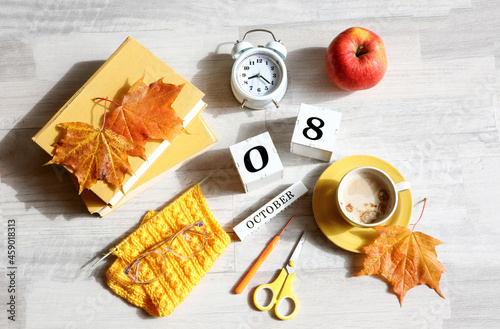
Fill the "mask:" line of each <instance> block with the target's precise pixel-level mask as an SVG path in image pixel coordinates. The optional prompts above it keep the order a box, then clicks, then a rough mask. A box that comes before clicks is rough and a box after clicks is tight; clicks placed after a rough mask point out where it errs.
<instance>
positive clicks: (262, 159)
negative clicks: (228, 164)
mask: <svg viewBox="0 0 500 329" xmlns="http://www.w3.org/2000/svg"><path fill="white" fill-rule="evenodd" d="M229 151H230V152H231V156H232V157H233V161H234V164H235V165H236V169H237V170H238V173H239V175H240V179H241V183H242V184H243V187H244V188H245V192H251V191H253V190H256V189H258V188H260V187H263V186H265V185H267V184H270V183H272V182H275V181H278V180H280V179H282V178H283V173H284V171H283V164H282V163H281V160H280V157H279V155H278V152H277V151H276V148H275V147H274V143H273V140H272V139H271V135H269V133H268V132H267V131H266V132H265V133H263V134H260V135H257V136H255V137H252V138H249V139H247V140H244V141H243V142H240V143H237V144H234V145H231V146H230V147H229Z"/></svg>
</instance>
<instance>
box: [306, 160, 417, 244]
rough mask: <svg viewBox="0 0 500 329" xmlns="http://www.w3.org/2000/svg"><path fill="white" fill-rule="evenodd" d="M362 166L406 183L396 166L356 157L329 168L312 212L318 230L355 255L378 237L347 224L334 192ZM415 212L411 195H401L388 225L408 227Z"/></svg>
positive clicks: (319, 184)
mask: <svg viewBox="0 0 500 329" xmlns="http://www.w3.org/2000/svg"><path fill="white" fill-rule="evenodd" d="M361 166H371V167H376V168H379V169H381V170H383V171H385V172H386V173H387V174H388V175H389V176H390V177H391V178H392V179H393V180H394V182H395V183H398V182H401V181H404V180H405V178H404V177H403V175H401V173H400V172H399V171H398V170H397V169H396V168H395V167H394V166H392V165H391V164H390V163H388V162H386V161H384V160H382V159H379V158H376V157H373V156H369V155H353V156H349V157H346V158H343V159H340V160H338V161H336V162H334V163H333V164H332V165H330V166H329V167H328V168H327V169H326V170H325V171H324V172H323V174H321V176H320V177H319V179H318V182H317V183H316V186H315V187H314V192H313V212H314V218H315V219H316V223H317V224H318V226H319V228H320V229H321V231H322V232H323V234H324V235H325V236H326V237H327V238H328V239H329V240H330V241H332V242H333V243H335V244H336V245H337V246H339V247H340V248H343V249H345V250H349V251H353V252H361V251H362V250H361V248H363V247H364V246H366V245H367V244H370V243H371V242H373V240H375V239H376V238H377V236H378V234H377V232H375V230H373V229H372V228H361V227H355V226H352V225H350V224H348V223H347V222H346V221H345V220H344V219H343V218H342V217H341V215H340V213H339V211H338V209H337V206H336V205H335V192H336V191H337V187H338V185H339V182H340V180H341V179H342V177H344V175H345V174H347V173H348V172H349V171H351V170H352V169H354V168H356V167H361ZM412 209H413V201H412V197H411V191H410V190H406V191H403V192H400V193H399V202H398V206H397V207H396V211H395V212H394V214H393V215H392V217H391V218H390V219H389V221H387V222H386V224H385V225H399V226H404V227H407V226H408V224H409V223H410V220H411V215H412Z"/></svg>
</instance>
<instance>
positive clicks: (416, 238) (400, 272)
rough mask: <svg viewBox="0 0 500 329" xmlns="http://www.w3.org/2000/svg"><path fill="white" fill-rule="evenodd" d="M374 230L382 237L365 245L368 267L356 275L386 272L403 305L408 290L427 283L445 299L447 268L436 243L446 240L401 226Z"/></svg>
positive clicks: (387, 278) (365, 262) (383, 273)
mask: <svg viewBox="0 0 500 329" xmlns="http://www.w3.org/2000/svg"><path fill="white" fill-rule="evenodd" d="M374 229H375V230H376V231H377V233H378V234H379V235H380V236H379V237H378V238H377V239H375V241H374V242H372V243H371V244H370V245H368V246H366V247H364V248H363V251H364V252H365V253H366V257H365V259H364V264H363V266H364V267H363V269H362V270H361V271H360V272H359V273H357V274H355V275H354V276H361V275H371V274H380V275H382V276H383V277H384V278H385V279H386V280H387V281H389V283H390V284H391V285H392V288H393V289H394V292H395V293H396V294H397V295H398V297H399V303H400V304H401V305H403V299H404V297H405V295H406V293H407V292H408V290H410V289H411V288H413V287H415V286H417V285H420V284H426V285H427V286H428V287H429V288H432V289H434V290H435V291H436V292H437V293H438V294H439V295H440V296H441V297H443V298H445V297H444V295H443V293H442V292H441V289H440V288H439V280H440V279H441V274H442V273H443V271H446V269H445V268H444V266H443V265H442V264H441V263H440V262H439V261H438V260H437V253H436V250H435V246H437V245H439V244H442V243H443V242H441V241H439V240H437V239H435V238H433V237H430V236H428V235H426V234H424V233H421V232H412V231H411V230H409V229H407V228H406V227H401V226H395V225H388V226H376V227H374Z"/></svg>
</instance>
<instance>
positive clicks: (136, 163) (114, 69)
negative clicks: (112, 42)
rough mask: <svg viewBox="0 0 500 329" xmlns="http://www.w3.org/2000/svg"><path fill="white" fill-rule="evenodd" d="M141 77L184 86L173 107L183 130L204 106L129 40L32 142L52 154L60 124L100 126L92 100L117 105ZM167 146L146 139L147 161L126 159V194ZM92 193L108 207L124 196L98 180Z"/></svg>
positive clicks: (196, 95) (193, 89) (196, 93)
mask: <svg viewBox="0 0 500 329" xmlns="http://www.w3.org/2000/svg"><path fill="white" fill-rule="evenodd" d="M142 76H144V82H145V83H146V84H150V83H152V82H154V81H157V80H159V79H160V78H162V77H163V81H164V82H166V83H172V84H175V85H179V84H183V83H186V85H185V86H184V88H183V89H182V91H181V92H180V94H179V95H178V96H177V98H176V100H175V101H174V103H173V104H172V107H173V109H174V110H175V112H176V113H177V115H178V116H179V117H181V118H182V119H183V120H184V127H186V126H188V125H189V123H190V122H191V121H192V120H193V118H195V117H196V116H197V115H198V114H199V113H200V112H201V111H202V110H203V109H204V108H205V106H206V104H205V103H204V102H203V101H202V98H203V96H204V94H203V93H202V92H201V91H200V90H198V89H197V88H196V87H195V86H193V85H192V84H191V83H189V82H188V81H186V80H185V79H184V78H183V77H182V76H180V75H179V74H178V73H176V72H175V71H174V70H173V69H172V68H170V67H169V66H168V65H167V64H165V63H164V62H163V61H161V60H160V59H159V58H158V57H156V56H155V55H154V54H153V53H151V52H150V51H149V50H148V49H146V48H145V47H144V46H142V45H141V44H140V43H139V42H137V41H136V40H135V39H133V38H132V37H129V38H127V39H126V40H125V41H124V42H123V43H122V45H121V46H120V47H119V48H118V49H117V50H116V51H115V52H114V53H113V54H112V55H111V57H110V58H109V59H108V60H107V61H106V62H105V63H104V64H103V65H102V66H101V67H100V68H99V69H98V70H97V72H96V73H94V75H92V77H90V79H89V80H88V81H87V82H86V83H85V84H84V85H83V86H82V87H81V88H80V89H79V90H78V91H77V92H76V93H75V94H74V95H73V97H71V99H70V100H69V101H68V102H67V103H66V104H65V105H64V106H63V107H62V108H61V109H60V110H59V111H58V112H57V113H56V115H54V117H52V119H51V120H50V121H49V122H48V123H47V124H46V125H45V126H44V127H43V128H42V129H41V130H40V131H39V132H38V133H37V134H36V135H35V136H34V137H33V141H35V142H36V143H37V144H38V145H40V147H42V148H43V149H44V150H45V151H46V152H47V153H49V154H51V155H52V154H53V150H54V147H53V146H52V144H53V143H54V142H56V141H57V140H58V139H59V138H60V129H57V128H56V126H57V125H58V124H59V123H63V122H77V121H80V122H85V123H88V124H91V125H92V126H94V127H99V126H100V125H101V124H102V117H103V113H104V111H103V107H102V102H101V103H96V102H95V101H94V98H96V97H109V98H110V99H112V100H114V101H118V102H120V101H121V96H122V95H123V93H124V91H126V90H128V89H129V88H130V86H131V85H132V84H133V83H134V82H136V81H137V80H138V79H140V78H141V77H142ZM117 98H119V99H117ZM173 142H175V140H174V141H173ZM170 145H171V143H169V142H168V141H158V140H148V141H147V143H146V146H145V148H146V156H147V158H148V160H147V161H144V160H142V159H140V158H138V157H129V162H130V165H131V167H132V170H133V171H134V173H135V174H134V175H130V174H127V175H126V176H125V179H124V181H123V191H124V192H125V193H126V192H127V191H128V190H130V189H131V188H132V186H133V185H134V184H135V183H136V182H137V181H138V180H139V179H140V177H141V176H142V175H143V174H144V173H145V172H146V171H147V170H148V168H149V167H150V166H151V165H152V164H153V163H154V162H155V161H156V160H157V159H158V158H159V157H160V156H161V154H163V152H165V150H166V149H168V147H169V146H170ZM91 190H92V192H93V193H94V194H95V195H96V196H97V197H98V198H100V199H101V200H102V201H104V202H105V203H106V204H109V205H115V204H117V203H118V202H119V201H120V200H121V199H122V198H123V193H122V192H121V191H120V189H119V188H115V187H113V186H110V185H109V184H107V183H106V182H104V181H98V182H97V183H96V184H95V185H94V186H93V187H92V188H91Z"/></svg>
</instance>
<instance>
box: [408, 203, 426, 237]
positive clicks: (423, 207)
mask: <svg viewBox="0 0 500 329" xmlns="http://www.w3.org/2000/svg"><path fill="white" fill-rule="evenodd" d="M423 201H424V205H423V206H422V212H421V213H420V217H419V218H418V220H417V222H416V223H415V224H413V228H412V229H411V231H412V232H413V230H414V229H415V226H417V224H418V222H420V219H422V215H423V214H424V209H425V204H426V203H427V198H424V200H423Z"/></svg>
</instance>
